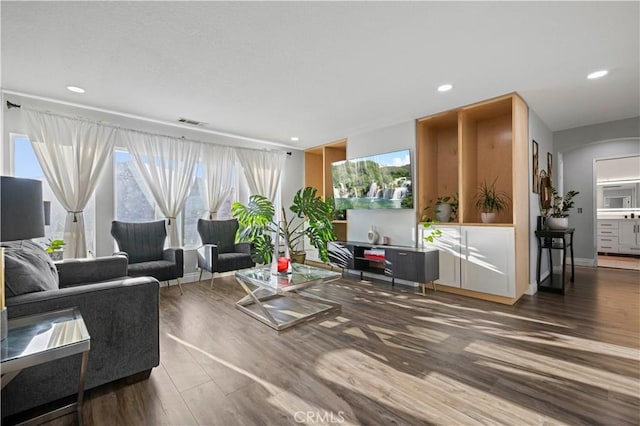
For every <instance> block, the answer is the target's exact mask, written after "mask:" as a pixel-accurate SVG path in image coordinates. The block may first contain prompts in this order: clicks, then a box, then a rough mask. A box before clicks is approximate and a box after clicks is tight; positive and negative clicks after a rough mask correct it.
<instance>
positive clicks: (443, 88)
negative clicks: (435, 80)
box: [438, 84, 453, 92]
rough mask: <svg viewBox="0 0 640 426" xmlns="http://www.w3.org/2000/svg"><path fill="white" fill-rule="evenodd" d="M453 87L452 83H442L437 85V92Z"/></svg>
mask: <svg viewBox="0 0 640 426" xmlns="http://www.w3.org/2000/svg"><path fill="white" fill-rule="evenodd" d="M451 89H453V84H443V85H442V86H438V92H448V91H449V90H451Z"/></svg>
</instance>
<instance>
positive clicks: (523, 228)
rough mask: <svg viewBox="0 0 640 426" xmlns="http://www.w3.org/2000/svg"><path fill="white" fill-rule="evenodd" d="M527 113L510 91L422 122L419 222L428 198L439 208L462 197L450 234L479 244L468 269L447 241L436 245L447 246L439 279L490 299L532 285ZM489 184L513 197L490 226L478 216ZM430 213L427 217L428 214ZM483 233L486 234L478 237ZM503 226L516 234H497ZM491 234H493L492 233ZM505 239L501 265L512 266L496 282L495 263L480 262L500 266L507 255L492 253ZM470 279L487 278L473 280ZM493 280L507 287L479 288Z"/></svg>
mask: <svg viewBox="0 0 640 426" xmlns="http://www.w3.org/2000/svg"><path fill="white" fill-rule="evenodd" d="M528 114H529V111H528V107H527V105H526V104H525V102H524V101H523V100H522V99H521V98H520V97H519V96H518V95H517V94H515V93H513V94H509V95H505V96H501V97H498V98H495V99H490V100H487V101H484V102H479V103H476V104H473V105H469V106H465V107H461V108H458V109H455V110H452V111H447V112H443V113H439V114H435V115H432V116H429V117H424V118H421V119H418V120H417V129H416V130H417V133H416V134H417V142H416V158H417V167H416V170H417V184H418V185H417V188H416V189H417V191H416V192H417V196H416V198H417V206H416V208H417V210H416V214H417V220H418V222H421V221H423V215H424V214H425V208H426V207H427V206H429V204H430V200H433V202H434V203H435V200H436V199H437V198H438V197H445V196H454V195H457V197H458V203H459V205H458V215H457V219H456V221H455V222H454V223H450V225H459V228H456V229H455V231H451V230H450V231H448V232H449V233H451V232H455V233H456V234H457V235H459V238H461V240H462V241H467V240H465V238H464V235H467V236H469V238H471V236H476V235H477V237H476V238H474V241H472V242H471V240H470V239H469V240H468V241H467V242H469V243H470V244H471V245H472V246H473V247H468V249H469V250H475V253H476V254H477V256H475V257H474V258H473V259H472V258H471V257H470V258H469V259H471V260H470V262H471V263H465V262H460V261H459V260H455V259H456V254H455V250H454V249H451V250H449V248H447V247H446V246H447V244H449V243H450V242H441V243H439V244H440V245H443V244H444V245H443V247H440V252H441V257H440V262H441V264H440V269H441V280H443V281H444V282H443V284H447V285H449V286H451V287H450V288H454V289H455V290H456V291H457V290H458V288H459V289H460V290H459V291H460V292H464V291H465V290H468V291H469V292H473V293H469V295H473V296H476V297H483V294H487V295H489V294H491V295H493V296H492V297H487V298H490V299H491V300H496V301H499V302H503V303H513V302H515V301H516V300H517V299H518V298H519V297H520V296H521V295H522V294H523V293H524V292H525V290H526V289H527V288H528V286H529V191H530V190H529V163H530V160H529V140H528V139H529V137H528ZM485 182H486V183H487V184H488V185H491V184H492V183H494V182H495V188H496V190H497V191H499V192H502V193H504V194H506V196H507V197H508V207H507V209H505V210H504V211H502V212H500V213H499V214H498V216H497V220H496V222H495V223H490V224H485V223H482V221H481V219H480V213H481V211H480V210H478V208H477V207H476V200H477V193H478V189H479V187H480V186H481V185H482V184H483V183H485ZM433 215H434V212H429V216H431V217H433ZM443 225H444V224H443ZM478 227H486V228H488V230H487V232H481V230H480V229H478ZM504 227H507V228H512V229H511V230H507V231H505V230H500V229H498V228H504ZM491 228H495V235H494V233H493V232H491ZM505 232H506V233H505ZM509 235H511V236H509ZM494 236H495V237H497V236H499V237H500V238H497V239H494ZM503 237H504V238H507V239H509V244H508V246H507V247H506V249H507V250H508V253H506V254H507V255H508V258H504V259H508V262H509V263H510V264H509V265H507V264H504V265H500V267H499V268H498V269H499V270H500V271H501V272H500V274H499V276H494V275H495V274H492V273H490V272H491V268H493V270H494V271H495V270H498V269H496V267H497V265H493V264H491V263H486V264H484V265H483V264H482V262H480V260H478V259H482V257H483V256H489V255H491V256H492V257H494V258H495V260H496V261H498V260H500V259H502V257H501V256H502V254H501V255H500V256H498V257H495V256H493V255H494V254H495V253H489V252H488V251H490V250H489V249H490V248H491V247H492V244H502V242H504V241H502V239H503ZM510 238H512V239H510ZM498 241H502V242H498ZM511 241H512V242H511ZM447 250H449V252H447ZM496 253H497V252H496ZM503 254H504V253H503ZM467 257H468V256H467ZM465 259H466V257H465ZM474 259H475V260H474ZM458 268H460V270H459V269H458ZM465 268H466V269H465ZM450 269H451V271H449V270H450ZM465 271H466V272H465ZM484 272H488V275H487V274H484ZM503 273H507V274H509V275H507V276H503V275H501V274H503ZM473 276H477V277H482V278H481V279H479V280H474V278H473ZM491 276H494V278H493V279H497V278H500V277H502V278H501V279H503V281H501V283H497V282H494V283H489V282H487V283H484V282H480V281H482V280H484V281H487V280H489V279H490V278H489V277H491ZM474 281H476V283H475V284H474V283H473V282H474ZM465 284H466V285H465ZM494 284H495V285H494ZM498 287H500V288H498ZM495 296H500V298H498V299H496V298H495Z"/></svg>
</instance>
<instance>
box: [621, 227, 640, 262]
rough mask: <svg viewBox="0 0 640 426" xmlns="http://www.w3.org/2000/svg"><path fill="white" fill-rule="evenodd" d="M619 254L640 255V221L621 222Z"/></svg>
mask: <svg viewBox="0 0 640 426" xmlns="http://www.w3.org/2000/svg"><path fill="white" fill-rule="evenodd" d="M618 253H625V254H637V255H640V220H620V221H619V223H618Z"/></svg>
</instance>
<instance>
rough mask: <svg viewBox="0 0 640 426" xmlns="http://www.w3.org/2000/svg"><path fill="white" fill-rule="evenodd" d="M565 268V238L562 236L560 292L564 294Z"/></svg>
mask: <svg viewBox="0 0 640 426" xmlns="http://www.w3.org/2000/svg"><path fill="white" fill-rule="evenodd" d="M566 270H567V240H566V239H565V237H562V294H564V276H565V272H566Z"/></svg>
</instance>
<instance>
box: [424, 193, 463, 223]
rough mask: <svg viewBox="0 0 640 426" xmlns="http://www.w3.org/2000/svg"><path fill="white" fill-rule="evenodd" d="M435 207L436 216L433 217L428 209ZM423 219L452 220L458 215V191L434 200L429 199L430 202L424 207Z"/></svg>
mask: <svg viewBox="0 0 640 426" xmlns="http://www.w3.org/2000/svg"><path fill="white" fill-rule="evenodd" d="M431 209H433V213H434V214H435V218H433V217H431V216H430V215H429V214H428V213H427V211H428V210H431ZM424 211H425V213H424V214H423V215H422V220H423V221H425V222H433V221H436V220H437V221H438V222H451V221H452V220H456V218H457V217H458V193H455V194H454V195H445V196H442V197H438V198H436V199H435V201H434V200H429V204H428V205H427V207H425V209H424Z"/></svg>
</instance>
